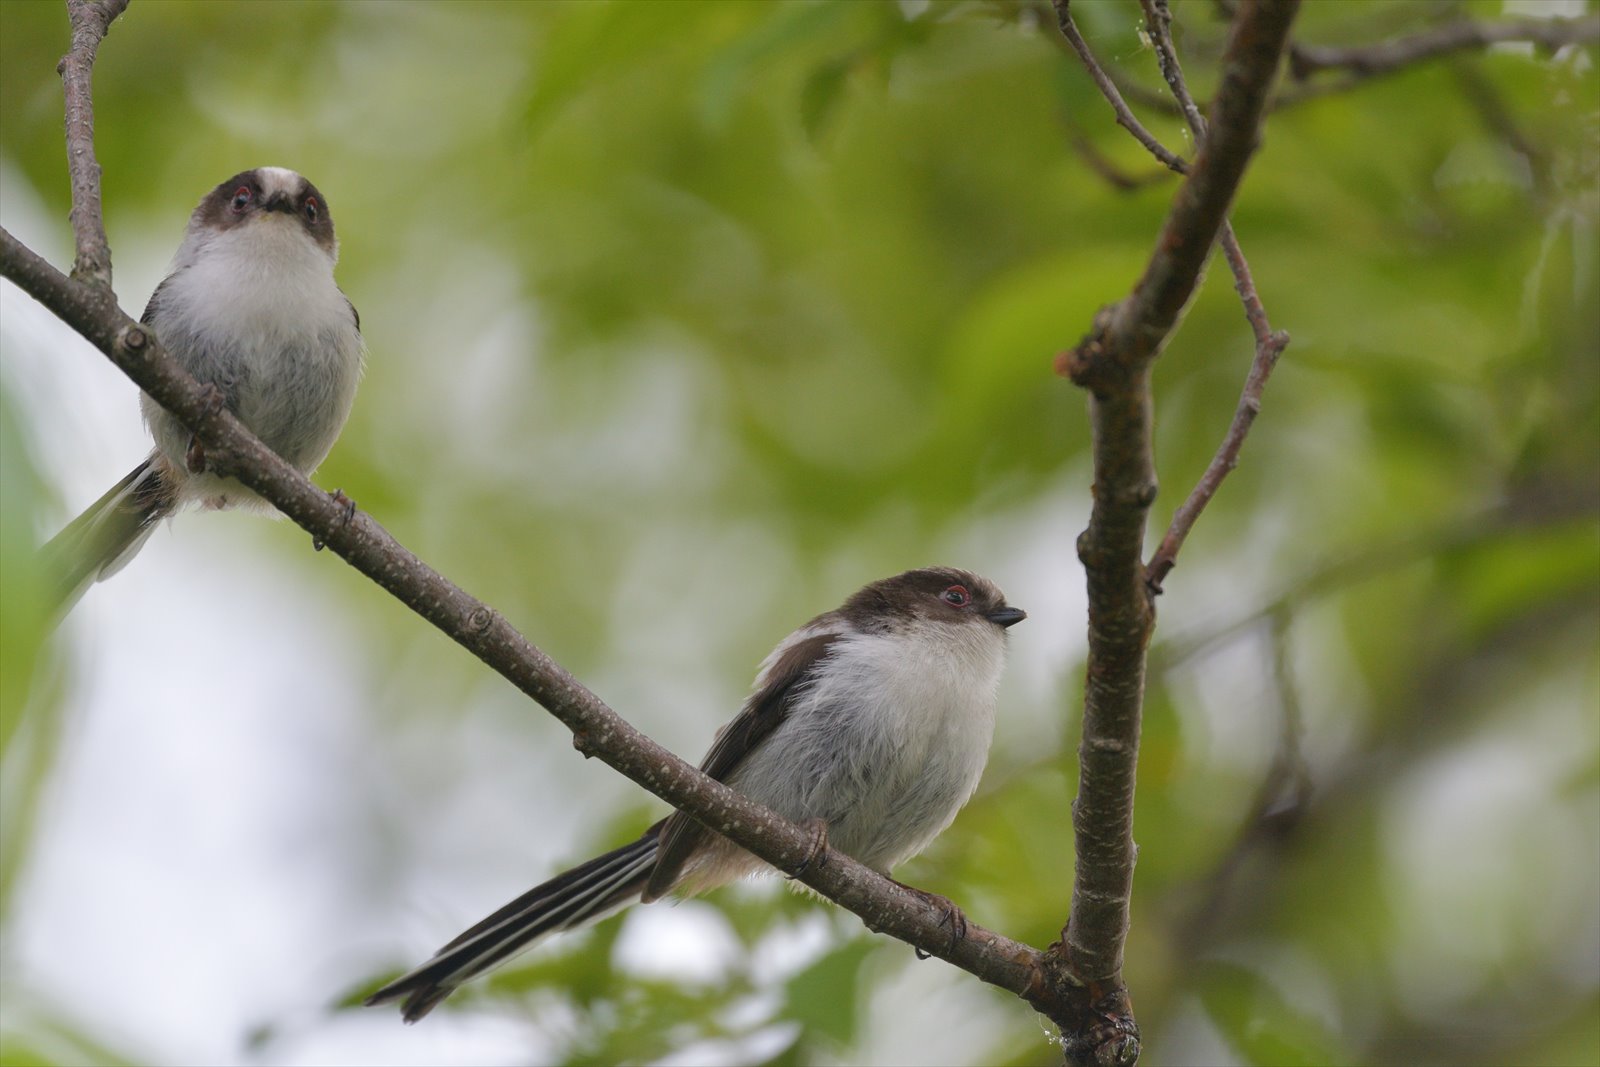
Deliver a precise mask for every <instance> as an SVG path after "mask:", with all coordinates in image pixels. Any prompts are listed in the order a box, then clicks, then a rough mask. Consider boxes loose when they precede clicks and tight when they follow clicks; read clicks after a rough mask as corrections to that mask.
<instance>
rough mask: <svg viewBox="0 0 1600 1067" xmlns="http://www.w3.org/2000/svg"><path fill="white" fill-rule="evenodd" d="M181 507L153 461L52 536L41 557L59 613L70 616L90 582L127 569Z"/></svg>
mask: <svg viewBox="0 0 1600 1067" xmlns="http://www.w3.org/2000/svg"><path fill="white" fill-rule="evenodd" d="M177 504H178V493H177V487H176V486H174V485H173V484H172V482H171V480H170V479H169V478H168V477H166V476H165V475H164V474H163V473H162V471H161V468H159V467H157V466H156V465H155V463H154V457H152V458H151V459H147V460H145V461H144V462H143V463H141V464H139V465H138V466H137V467H135V468H133V470H131V471H129V472H128V476H127V477H126V478H123V479H122V480H121V481H120V482H118V483H117V484H116V485H113V486H112V487H111V488H110V489H109V490H108V491H107V492H106V494H105V495H104V496H102V497H101V498H100V499H99V500H96V501H95V502H94V503H93V504H90V505H89V507H88V509H87V510H86V511H84V513H83V514H82V515H79V516H78V517H77V518H76V519H73V520H72V521H71V522H70V523H68V524H67V526H66V528H65V529H63V530H62V531H61V532H60V533H58V534H56V535H55V536H54V537H52V538H51V539H50V540H49V542H47V543H46V544H45V546H44V548H43V549H41V550H40V558H41V559H42V561H43V564H44V566H45V567H46V568H47V569H48V570H49V572H50V580H51V589H52V595H53V596H54V597H55V602H56V604H57V605H58V609H59V610H61V611H65V610H66V609H67V608H69V607H71V606H72V604H73V602H74V601H76V600H77V599H78V597H80V596H82V595H83V591H84V590H85V589H86V588H88V586H89V585H90V583H92V582H97V581H101V580H102V579H105V578H109V577H111V576H112V575H113V574H115V573H117V571H119V570H121V569H122V568H123V567H124V566H126V565H127V563H128V561H129V560H131V559H132V558H133V557H134V556H135V555H136V554H138V551H139V549H141V548H143V547H144V543H145V541H146V540H148V539H149V537H150V534H151V532H152V531H153V530H154V529H155V527H156V523H158V522H160V521H161V520H162V519H164V518H166V517H167V516H168V515H171V514H172V512H173V509H174V508H176V507H177Z"/></svg>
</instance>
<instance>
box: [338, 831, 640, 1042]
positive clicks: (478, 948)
mask: <svg viewBox="0 0 1600 1067" xmlns="http://www.w3.org/2000/svg"><path fill="white" fill-rule="evenodd" d="M660 834H661V823H657V824H656V825H654V826H652V827H650V829H648V830H646V831H645V833H644V836H643V837H641V838H639V840H637V841H635V842H633V844H631V845H623V846H622V847H621V848H619V849H615V850H613V851H611V852H607V853H606V854H605V855H603V856H597V857H595V858H594V859H592V860H590V861H589V862H587V863H584V864H581V865H580V866H577V867H574V868H572V870H570V871H566V872H565V873H563V874H558V875H556V876H555V877H554V878H552V879H550V880H549V881H548V882H545V883H544V884H543V885H540V886H536V887H535V888H533V889H530V890H528V892H526V893H524V894H522V896H520V897H518V898H517V899H516V900H513V901H512V902H511V903H509V904H507V905H506V906H505V907H503V908H501V909H500V910H499V911H497V912H495V913H494V914H493V915H491V916H489V917H488V918H487V919H484V920H483V921H482V922H480V923H478V924H477V925H476V926H474V927H472V928H471V929H470V930H467V931H466V932H465V933H463V934H461V935H460V936H459V937H457V938H456V939H455V940H454V941H451V942H450V943H449V944H448V945H445V946H444V947H443V948H441V949H440V950H439V951H438V952H436V953H434V956H433V959H431V960H429V961H428V962H427V963H424V964H423V965H422V966H421V967H418V968H417V969H416V970H414V971H412V972H411V973H410V974H406V975H402V976H401V977H399V978H397V979H395V980H394V981H393V982H390V983H389V984H388V985H386V986H384V987H383V988H382V989H380V990H378V991H377V992H376V993H374V994H372V996H370V997H368V998H367V1003H368V1004H382V1003H384V1002H385V1001H390V1000H396V999H398V998H400V997H404V998H405V1001H404V1002H403V1003H402V1004H401V1005H400V1008H401V1012H402V1013H403V1015H404V1016H405V1020H406V1022H408V1023H414V1022H416V1021H417V1020H418V1019H420V1018H422V1017H423V1016H424V1015H426V1014H428V1012H430V1011H432V1010H433V1008H434V1006H435V1005H437V1004H438V1003H439V1002H440V1001H441V1000H443V999H444V998H445V997H448V996H449V995H450V994H451V993H454V992H455V991H456V988H457V987H458V986H460V985H462V984H463V983H465V982H468V981H470V980H472V979H473V978H476V977H477V976H478V975H480V974H482V973H484V972H485V971H487V970H490V969H491V968H493V967H497V966H499V965H500V964H502V963H504V962H506V961H507V960H509V959H510V958H511V957H512V956H515V955H516V954H517V953H519V952H521V951H522V950H523V949H525V948H528V947H529V946H530V945H532V944H533V943H534V942H536V941H538V940H539V939H540V938H542V937H544V936H545V935H546V934H553V933H556V932H558V931H561V930H571V929H574V928H575V927H579V926H585V925H587V924H589V923H591V922H594V921H596V920H598V919H601V918H603V917H605V916H606V915H608V914H610V913H611V912H613V911H615V910H617V909H618V908H621V907H623V906H625V905H628V904H631V903H633V902H634V901H635V900H637V899H638V897H639V894H640V893H641V892H643V890H644V886H645V882H647V881H648V880H649V878H650V869H651V868H652V867H654V866H655V862H656V842H657V839H658V838H659V836H660Z"/></svg>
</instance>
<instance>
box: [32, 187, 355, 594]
mask: <svg viewBox="0 0 1600 1067" xmlns="http://www.w3.org/2000/svg"><path fill="white" fill-rule="evenodd" d="M338 258H339V242H338V240H337V239H336V238H335V237H334V233H333V216H332V215H331V214H329V212H328V203H327V201H326V200H325V199H324V198H323V196H322V194H321V193H320V192H319V191H318V190H317V187H316V186H314V185H312V184H311V183H310V182H309V181H307V180H306V179H305V178H303V177H301V176H300V175H298V174H296V173H295V172H294V171H292V170H285V169H283V168H282V167H258V168H256V169H255V170H247V171H244V172H242V173H240V174H236V175H234V176H233V177H231V178H229V179H228V180H227V181H224V182H222V183H221V184H220V185H218V186H217V187H216V188H215V189H213V190H211V192H210V193H208V194H207V195H206V197H205V199H203V200H202V201H200V205H199V206H198V207H197V208H195V210H194V213H193V214H192V215H191V216H190V218H189V228H188V230H187V231H186V232H185V233H184V237H183V243H182V244H181V245H179V247H178V251H177V254H176V255H175V256H174V257H173V260H172V267H171V269H170V271H169V272H168V274H167V276H166V278H165V279H163V280H162V282H161V284H160V285H159V286H157V287H156V291H155V293H154V294H153V295H152V296H151V297H150V303H149V305H148V306H146V308H145V311H144V315H143V316H142V317H141V319H140V321H141V322H143V323H145V325H147V326H149V327H150V328H151V329H152V330H154V331H155V334H156V338H157V339H158V340H159V341H160V342H161V344H162V347H164V348H165V349H166V350H167V352H169V353H170V354H171V355H172V356H173V358H174V359H176V360H177V361H178V362H179V363H180V364H182V366H183V367H184V369H185V370H187V371H188V372H189V373H190V374H191V375H193V376H194V377H195V378H197V379H198V380H199V381H201V382H202V383H205V384H208V385H211V386H212V387H214V388H215V389H216V390H217V392H218V394H219V396H220V400H221V402H222V403H223V405H224V406H226V407H227V409H228V410H229V411H231V412H233V413H234V414H235V415H237V416H238V417H239V419H240V421H241V422H243V423H244V424H245V425H246V426H248V427H249V428H250V430H251V431H252V432H253V433H254V434H255V435H256V436H257V437H259V438H260V439H261V440H262V442H263V443H265V444H266V445H267V447H268V448H270V449H272V450H273V451H274V452H276V453H277V454H278V455H279V456H281V457H282V458H283V459H285V460H287V461H288V462H289V463H291V464H293V465H294V466H295V467H296V468H298V469H299V470H300V471H302V472H304V473H306V474H309V473H311V472H312V471H313V470H315V469H316V467H317V465H318V464H320V463H321V462H322V460H323V458H324V457H326V456H327V454H328V450H329V449H331V448H332V447H333V443H334V441H335V440H336V439H337V438H338V436H339V431H340V430H341V429H343V428H344V423H345V419H346V418H348V417H349V415H350V407H351V405H352V404H353V403H354V401H355V395H356V383H357V382H358V381H359V380H360V377H361V356H362V345H361V332H360V329H359V326H360V319H359V318H358V317H357V315H356V311H355V308H354V307H353V306H352V305H351V303H350V301H349V300H347V299H346V298H345V295H344V293H342V292H341V291H340V290H339V286H338V285H337V284H336V283H335V282H334V279H333V268H334V264H335V263H336V262H337V261H338ZM140 403H141V406H142V408H143V411H144V418H145V423H146V425H148V426H149V428H150V433H151V436H152V437H154V438H155V449H154V450H153V451H152V452H151V453H150V455H149V457H147V458H146V459H145V460H144V462H142V463H140V464H139V465H138V466H137V467H135V468H134V469H133V470H132V471H131V472H130V473H129V474H128V475H127V477H125V478H123V479H122V480H121V481H120V482H118V483H117V484H116V485H114V486H112V488H111V489H110V491H108V492H107V493H106V494H105V495H104V496H102V497H101V498H100V499H99V500H98V501H96V502H95V503H94V504H92V505H90V507H89V509H88V510H87V511H85V512H84V513H83V514H82V515H80V516H79V517H78V518H76V519H74V520H73V521H72V522H71V523H70V524H68V525H67V527H66V528H65V529H64V530H62V531H61V533H59V534H57V535H56V536H55V538H53V539H52V540H51V541H50V543H49V544H47V545H46V546H45V548H44V560H45V565H46V566H47V567H48V568H49V570H50V576H51V579H52V582H53V583H54V585H55V587H56V597H57V600H58V601H59V602H60V603H62V604H63V605H65V604H68V603H70V602H71V601H72V600H73V598H75V597H76V596H77V595H78V594H79V593H81V592H82V591H83V589H84V587H85V586H87V585H88V584H89V583H90V582H92V581H94V580H98V579H101V578H105V577H108V576H110V575H111V574H114V573H115V572H116V571H117V570H118V569H119V568H121V567H122V566H123V565H124V564H126V563H127V562H128V560H129V559H131V558H132V557H133V556H134V554H135V553H137V552H138V551H139V549H140V548H141V547H142V546H143V545H144V542H145V541H146V539H148V538H149V536H150V533H151V531H152V530H153V529H154V528H155V525H156V524H157V523H158V522H159V521H160V520H162V519H163V518H166V517H167V516H168V515H171V514H172V513H173V512H175V511H177V510H178V509H179V508H181V507H183V506H185V505H188V504H199V505H201V506H204V507H208V508H231V507H252V506H253V507H266V506H267V505H266V503H265V502H264V501H262V500H261V499H260V498H259V497H257V496H256V495H255V494H254V493H252V492H251V491H250V490H249V489H247V488H245V487H244V486H243V485H242V484H240V483H239V482H237V481H234V480H233V479H231V478H226V477H222V476H219V475H218V474H216V473H215V472H211V471H208V470H207V469H206V463H205V453H204V450H203V449H202V448H201V447H200V446H199V444H198V442H196V441H195V440H194V438H193V437H192V435H191V434H190V433H189V431H188V430H186V429H185V428H184V427H183V424H182V423H180V422H178V420H177V419H175V418H174V417H173V416H172V415H171V414H169V413H168V412H167V411H166V410H165V409H164V408H162V407H161V406H160V405H159V404H157V403H155V402H154V401H153V400H151V399H150V398H149V397H148V396H143V395H141V397H140Z"/></svg>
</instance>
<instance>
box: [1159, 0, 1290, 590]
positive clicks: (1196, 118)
mask: <svg viewBox="0 0 1600 1067" xmlns="http://www.w3.org/2000/svg"><path fill="white" fill-rule="evenodd" d="M1140 7H1141V8H1143V10H1144V13H1145V28H1146V31H1147V32H1148V33H1149V35H1150V40H1151V44H1152V47H1153V48H1154V49H1155V53H1156V63H1157V65H1158V66H1159V67H1160V68H1161V76H1162V77H1163V78H1165V79H1166V82H1167V85H1168V87H1169V88H1171V90H1172V97H1173V99H1174V100H1175V101H1177V104H1178V107H1179V109H1180V110H1181V111H1182V112H1183V115H1184V117H1185V119H1186V120H1187V121H1188V123H1189V128H1190V130H1191V131H1192V132H1193V133H1194V136H1195V140H1196V142H1197V143H1198V142H1201V141H1204V140H1205V138H1206V120H1205V118H1204V117H1203V116H1202V115H1201V114H1200V108H1199V107H1198V106H1197V105H1196V104H1195V101H1194V97H1193V96H1191V95H1190V93H1189V86H1188V84H1187V83H1186V82H1185V81H1184V77H1183V68H1182V66H1181V65H1180V64H1179V62H1178V51H1177V49H1176V48H1175V47H1174V46H1173V43H1172V11H1171V9H1170V8H1169V7H1168V6H1167V0H1140ZM1221 244H1222V251H1223V255H1224V256H1225V257H1226V258H1227V260H1228V266H1229V268H1230V269H1231V270H1232V271H1233V278H1234V289H1235V290H1237V291H1238V293H1239V299H1240V301H1241V302H1242V303H1243V305H1244V315H1245V319H1246V320H1247V321H1248V322H1249V323H1250V329H1251V332H1252V333H1254V334H1255V340H1256V351H1255V357H1254V358H1253V359H1252V360H1251V362H1250V372H1249V373H1248V374H1247V375H1245V382H1244V389H1243V391H1242V392H1241V393H1240V394H1239V403H1238V406H1237V407H1235V408H1234V412H1233V420H1232V421H1231V422H1230V423H1229V425H1228V432H1227V434H1226V435H1224V437H1223V439H1222V444H1221V445H1220V446H1219V447H1218V449H1217V453H1216V455H1215V456H1213V457H1212V458H1211V462H1210V464H1208V465H1207V467H1206V471H1205V474H1203V475H1202V476H1201V478H1200V481H1199V482H1198V483H1197V484H1196V485H1195V487H1194V488H1193V489H1192V490H1190V491H1189V496H1188V497H1187V498H1186V499H1185V500H1184V502H1183V503H1182V504H1180V505H1179V506H1178V509H1177V510H1176V511H1175V512H1173V515H1172V523H1171V525H1170V526H1169V527H1168V528H1167V533H1166V536H1164V537H1163V538H1162V539H1161V544H1160V546H1159V547H1158V548H1157V549H1156V551H1155V554H1154V555H1153V556H1151V557H1150V562H1149V563H1148V564H1147V565H1146V568H1145V569H1146V571H1147V577H1146V580H1147V581H1148V582H1149V583H1150V589H1151V591H1152V592H1155V593H1160V592H1161V583H1162V582H1163V581H1164V580H1165V579H1166V576H1167V575H1168V574H1169V573H1170V572H1171V571H1172V568H1173V567H1175V566H1176V565H1177V562H1178V552H1179V550H1181V549H1182V548H1183V542H1184V541H1185V540H1186V539H1187V538H1188V536H1189V531H1190V530H1192V529H1194V524H1195V522H1196V521H1197V520H1198V519H1199V518H1200V514H1201V512H1203V511H1205V509H1206V505H1207V504H1209V503H1211V498H1212V497H1214V496H1216V494H1217V490H1218V489H1220V488H1221V487H1222V481H1223V479H1224V478H1226V477H1227V476H1228V475H1229V473H1230V472H1232V471H1233V469H1234V468H1235V467H1236V466H1238V464H1239V453H1240V450H1242V449H1243V448H1244V441H1245V438H1246V437H1248V436H1249V434H1250V427H1251V426H1252V425H1253V424H1254V423H1255V421H1256V415H1258V414H1259V413H1260V411H1261V395H1262V392H1263V391H1264V390H1265V389H1266V385H1267V379H1268V378H1269V377H1271V376H1272V371H1273V369H1274V368H1275V367H1276V366H1277V365H1278V359H1279V357H1281V356H1282V355H1283V350H1284V349H1285V348H1286V347H1288V344H1289V335H1288V334H1286V333H1283V332H1281V331H1279V332H1276V333H1275V332H1273V329H1272V323H1271V321H1270V320H1269V319H1268V318H1267V309H1266V308H1265V307H1264V306H1263V305H1262V303H1261V297H1260V295H1259V294H1258V293H1257V292H1256V284H1255V279H1254V277H1253V276H1252V275H1251V273H1250V264H1249V262H1248V261H1247V260H1246V259H1245V258H1244V249H1242V248H1241V247H1240V246H1239V238H1238V236H1237V235H1236V234H1235V233H1234V232H1233V224H1232V223H1231V222H1229V223H1225V224H1224V225H1223V228H1222V239H1221Z"/></svg>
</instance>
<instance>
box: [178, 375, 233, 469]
mask: <svg viewBox="0 0 1600 1067" xmlns="http://www.w3.org/2000/svg"><path fill="white" fill-rule="evenodd" d="M200 398H201V402H202V403H203V404H204V406H205V407H204V411H203V412H202V413H201V416H200V417H201V419H202V420H206V419H210V418H212V417H213V416H215V415H216V414H217V412H219V411H221V410H222V409H223V408H224V407H226V406H227V403H228V398H227V397H225V396H223V394H222V390H221V389H218V388H217V387H216V386H215V385H213V384H212V383H210V382H202V383H201V385H200ZM183 463H184V466H186V467H188V468H189V473H190V474H204V473H205V472H206V446H205V445H203V444H201V443H200V438H198V437H196V436H195V435H194V434H190V435H189V447H188V448H187V449H185V450H184V453H183Z"/></svg>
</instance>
